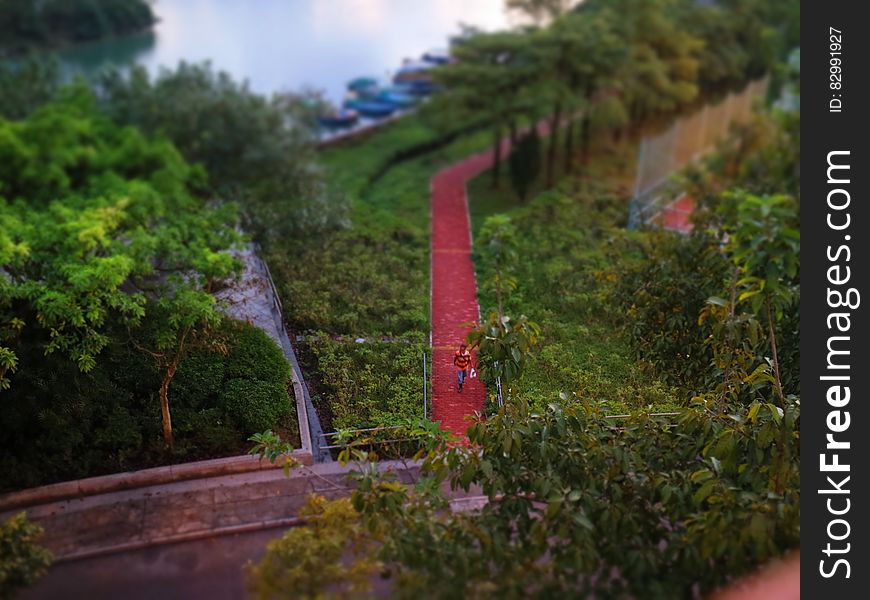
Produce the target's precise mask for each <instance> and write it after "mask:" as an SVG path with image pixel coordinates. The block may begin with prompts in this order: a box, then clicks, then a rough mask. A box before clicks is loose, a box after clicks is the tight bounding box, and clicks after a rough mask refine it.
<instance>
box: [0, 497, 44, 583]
mask: <svg viewBox="0 0 870 600" xmlns="http://www.w3.org/2000/svg"><path fill="white" fill-rule="evenodd" d="M41 534H42V527H40V526H39V525H34V524H32V523H30V522H29V521H28V520H27V516H26V515H25V514H24V513H23V512H21V513H18V514H17V515H15V516H13V517H10V518H9V519H7V520H6V521H5V522H4V523H3V524H2V525H0V598H2V599H3V600H6V599H7V598H12V595H13V593H14V592H15V591H16V590H17V589H18V588H21V587H24V586H27V585H30V584H32V583H33V582H34V581H36V580H37V579H39V578H40V577H42V576H43V575H44V574H45V571H46V569H47V568H48V565H50V564H51V561H52V559H53V557H52V555H51V552H49V551H48V550H46V549H45V548H41V547H39V546H37V545H36V540H37V538H39V536H40V535H41Z"/></svg>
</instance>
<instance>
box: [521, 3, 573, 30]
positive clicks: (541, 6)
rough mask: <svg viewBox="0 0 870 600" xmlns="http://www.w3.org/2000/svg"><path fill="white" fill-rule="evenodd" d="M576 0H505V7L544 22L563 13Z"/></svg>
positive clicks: (535, 20)
mask: <svg viewBox="0 0 870 600" xmlns="http://www.w3.org/2000/svg"><path fill="white" fill-rule="evenodd" d="M575 2H576V0H505V8H507V9H508V10H509V11H510V10H512V11H517V12H520V13H523V14H525V15H526V16H528V17H529V18H531V19H532V21H534V22H535V23H538V24H545V23H547V22H548V21H552V20H554V19H556V18H557V17H559V15H561V14H564V13H565V12H566V11H567V10H569V9H570V8H571V6H572V5H573V4H575Z"/></svg>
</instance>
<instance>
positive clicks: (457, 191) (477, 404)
mask: <svg viewBox="0 0 870 600" xmlns="http://www.w3.org/2000/svg"><path fill="white" fill-rule="evenodd" d="M491 165H492V153H491V152H484V153H481V154H475V155H473V156H471V157H469V158H467V159H465V160H463V161H462V162H459V163H456V164H454V165H452V166H450V167H448V168H446V169H444V170H442V171H440V172H439V173H437V174H436V175H435V177H433V178H432V418H433V419H434V420H435V421H441V428H442V429H444V430H445V431H451V432H453V433H456V434H459V435H465V430H466V429H467V428H468V425H469V424H470V423H471V421H470V420H468V419H467V417H468V416H469V415H473V414H474V411H482V410H483V402H484V399H485V397H486V388H485V386H484V385H483V384H482V383H481V382H480V378H477V377H476V378H474V379H469V380H466V383H465V385H464V386H463V389H462V393H461V394H460V393H459V392H458V391H457V386H456V369H455V367H454V366H453V353H454V352H455V351H456V350H457V348H458V345H459V342H460V341H462V340H464V339H465V336H466V335H467V334H468V332H469V331H470V330H471V327H472V324H473V323H476V322H477V321H478V319H479V316H480V315H479V309H478V305H477V282H476V280H475V276H474V264H473V263H472V261H471V231H470V223H469V220H468V200H467V198H466V194H465V184H466V182H467V181H468V180H469V179H471V178H473V177H475V176H476V175H479V174H480V173H481V172H483V171H485V170H486V169H488V168H489V167H490V166H491ZM474 365H475V367H476V366H477V363H476V362H475V363H474Z"/></svg>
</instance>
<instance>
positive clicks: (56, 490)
mask: <svg viewBox="0 0 870 600" xmlns="http://www.w3.org/2000/svg"><path fill="white" fill-rule="evenodd" d="M290 456H292V457H293V458H295V459H296V460H298V461H299V462H301V463H302V464H304V465H311V464H313V462H314V461H313V459H312V456H311V452H306V451H304V450H295V451H293V452H292V453H291V454H290ZM278 468H281V467H280V466H276V465H274V464H272V463H270V462H268V461H264V460H262V459H261V458H259V457H257V456H251V455H247V454H246V455H243V456H231V457H229V458H215V459H211V460H202V461H196V462H189V463H181V464H177V465H168V466H165V467H153V468H151V469H143V470H141V471H127V472H124V473H116V474H113V475H101V476H98V477H88V478H86V479H76V480H73V481H64V482H61V483H53V484H50V485H45V486H42V487H36V488H28V489H26V490H20V491H17V492H10V493H8V494H3V495H0V512H6V511H11V510H15V509H19V508H26V507H30V506H35V505H38V504H47V503H49V502H58V501H61V500H71V499H74V498H82V497H84V496H93V495H96V494H105V493H109V492H119V491H123V490H130V489H134V488H140V487H146V486H151V485H161V484H165V483H174V482H177V481H186V480H190V479H204V478H207V477H219V476H221V475H236V474H239V473H249V472H252V471H263V470H268V469H278Z"/></svg>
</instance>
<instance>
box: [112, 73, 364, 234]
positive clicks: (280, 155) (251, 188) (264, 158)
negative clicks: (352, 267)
mask: <svg viewBox="0 0 870 600" xmlns="http://www.w3.org/2000/svg"><path fill="white" fill-rule="evenodd" d="M99 97H100V99H101V107H102V109H103V111H104V112H105V113H106V114H107V115H108V116H109V117H111V118H112V119H113V120H115V121H116V122H118V123H121V124H123V125H132V126H135V127H138V128H140V129H142V130H143V131H145V132H148V133H149V134H152V135H157V134H159V135H163V136H166V137H167V138H168V139H169V140H170V141H171V142H172V143H173V144H174V145H175V146H176V147H177V148H178V149H179V150H180V151H181V153H182V154H183V155H184V157H185V158H186V159H187V160H188V161H190V162H193V163H201V164H202V165H203V166H204V167H205V169H206V171H207V173H208V184H209V189H210V190H211V192H212V193H213V194H215V195H216V196H218V197H220V198H223V199H225V200H233V201H236V202H237V203H238V204H239V205H240V206H241V208H242V210H243V217H244V220H245V222H244V225H245V229H246V230H247V231H248V232H250V233H252V234H253V235H255V236H256V237H258V238H260V239H262V240H265V241H270V240H277V239H283V238H286V237H291V238H293V237H299V236H300V235H302V234H306V235H314V234H317V233H322V232H324V231H327V230H333V229H336V228H341V227H343V226H345V225H346V213H347V209H348V205H347V201H346V199H345V198H343V197H342V196H340V195H338V194H336V193H335V192H334V191H333V190H332V189H331V188H330V187H329V186H328V185H327V181H326V176H325V172H324V171H323V170H322V169H321V168H320V167H319V166H318V165H317V163H316V161H315V150H314V144H313V142H314V141H315V139H316V137H315V135H316V130H315V128H314V126H313V125H314V122H313V120H312V119H310V109H307V108H306V105H307V102H305V101H304V100H305V98H301V99H300V98H295V97H292V96H291V95H283V96H274V97H272V98H271V99H269V98H265V97H263V96H260V95H257V94H255V93H253V92H251V91H250V89H249V88H248V85H247V83H246V82H244V83H239V82H236V81H234V80H233V79H232V78H231V77H230V76H229V75H228V74H227V73H224V72H216V71H215V70H214V69H213V68H212V67H211V65H210V64H209V63H204V64H188V63H184V62H182V63H180V64H179V65H178V67H177V68H176V69H174V70H169V69H163V70H162V71H161V72H160V74H159V75H157V77H155V78H154V79H153V80H152V78H151V77H150V76H149V75H148V72H147V71H146V70H145V69H144V68H143V67H134V68H133V69H132V70H131V71H130V73H129V74H128V75H123V74H121V73H120V72H112V73H109V74H107V75H106V76H105V77H104V78H103V79H102V80H101V82H100V85H99Z"/></svg>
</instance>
